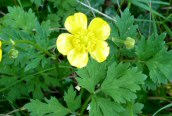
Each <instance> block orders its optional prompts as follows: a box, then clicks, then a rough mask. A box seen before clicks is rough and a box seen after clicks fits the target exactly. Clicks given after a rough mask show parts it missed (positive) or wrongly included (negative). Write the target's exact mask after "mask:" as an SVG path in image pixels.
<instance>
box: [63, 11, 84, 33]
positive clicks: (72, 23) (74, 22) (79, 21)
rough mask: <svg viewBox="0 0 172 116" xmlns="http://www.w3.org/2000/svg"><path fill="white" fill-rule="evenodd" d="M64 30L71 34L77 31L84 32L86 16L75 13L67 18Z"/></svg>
mask: <svg viewBox="0 0 172 116" xmlns="http://www.w3.org/2000/svg"><path fill="white" fill-rule="evenodd" d="M65 28H66V29H67V30H68V31H69V32H70V33H72V34H75V33H77V32H78V30H86V29H87V16H86V15H85V14H83V13H75V14H74V15H72V16H69V17H67V19H66V21H65Z"/></svg>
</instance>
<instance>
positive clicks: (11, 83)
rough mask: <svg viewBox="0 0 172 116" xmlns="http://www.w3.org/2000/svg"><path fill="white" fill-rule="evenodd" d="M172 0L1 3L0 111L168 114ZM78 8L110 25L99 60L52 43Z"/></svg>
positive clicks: (5, 115)
mask: <svg viewBox="0 0 172 116" xmlns="http://www.w3.org/2000/svg"><path fill="white" fill-rule="evenodd" d="M171 6H172V0H5V1H4V0H1V1H0V39H1V42H2V46H1V49H2V60H1V62H0V116H1V115H2V116H13V115H14V116H29V115H30V116H65V115H67V116H87V115H89V116H152V115H153V116H155V115H156V116H171V115H172V113H171V111H172V108H171V106H172V102H171V101H172V50H171V46H172V40H171V39H172V30H171V27H172V14H171V13H172V8H171ZM77 12H82V13H84V14H85V15H87V17H88V20H89V21H91V20H92V19H93V18H94V17H100V18H102V19H103V20H105V21H106V22H107V23H108V24H109V25H110V28H111V33H110V36H109V37H108V39H107V40H106V42H107V43H108V45H109V47H110V53H109V56H108V57H107V59H106V60H105V61H104V62H101V63H99V62H97V61H96V60H94V59H93V58H92V57H89V62H88V64H87V66H85V67H83V68H76V67H73V66H71V64H70V63H69V62H68V60H67V58H66V56H63V55H62V54H61V53H60V52H59V51H58V50H57V46H56V40H57V37H58V36H59V35H60V34H61V33H66V32H67V30H66V29H65V28H64V23H65V20H66V18H67V17H68V16H70V15H73V14H74V13H77Z"/></svg>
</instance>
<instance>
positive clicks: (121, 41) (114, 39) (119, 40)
mask: <svg viewBox="0 0 172 116" xmlns="http://www.w3.org/2000/svg"><path fill="white" fill-rule="evenodd" d="M112 41H113V42H117V43H122V44H124V40H122V39H118V38H114V37H112Z"/></svg>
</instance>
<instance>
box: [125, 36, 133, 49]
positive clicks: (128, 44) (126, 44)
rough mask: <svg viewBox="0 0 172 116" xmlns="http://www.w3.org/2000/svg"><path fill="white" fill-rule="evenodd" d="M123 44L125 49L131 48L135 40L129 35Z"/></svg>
mask: <svg viewBox="0 0 172 116" xmlns="http://www.w3.org/2000/svg"><path fill="white" fill-rule="evenodd" d="M124 44H125V46H126V48H127V49H132V48H134V45H135V40H134V39H133V38H131V37H127V39H126V40H125V41H124Z"/></svg>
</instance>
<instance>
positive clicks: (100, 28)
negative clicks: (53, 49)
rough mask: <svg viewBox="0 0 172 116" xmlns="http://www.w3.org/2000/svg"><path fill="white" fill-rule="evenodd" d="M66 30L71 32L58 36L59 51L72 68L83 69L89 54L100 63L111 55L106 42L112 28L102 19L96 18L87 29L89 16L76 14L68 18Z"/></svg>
mask: <svg viewBox="0 0 172 116" xmlns="http://www.w3.org/2000/svg"><path fill="white" fill-rule="evenodd" d="M65 28H66V29H67V30H68V31H69V32H70V34H69V33H62V34H60V35H59V36H58V38H57V41H56V45H57V49H58V51H59V52H60V53H61V54H63V55H67V59H68V61H69V63H70V64H71V65H72V66H75V67H78V68H82V67H85V66H86V65H87V63H88V53H89V54H90V55H91V57H92V58H94V59H95V60H96V61H98V62H103V61H104V60H106V58H107V57H108V55H109V49H110V48H109V46H108V44H107V42H106V41H105V40H106V39H107V38H108V37H109V35H110V26H109V25H108V23H107V22H106V21H104V20H103V19H101V18H98V17H96V18H94V19H93V20H92V21H91V23H90V24H89V25H88V27H87V16H86V15H85V14H83V13H75V14H74V15H72V16H69V17H67V19H66V21H65Z"/></svg>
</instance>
